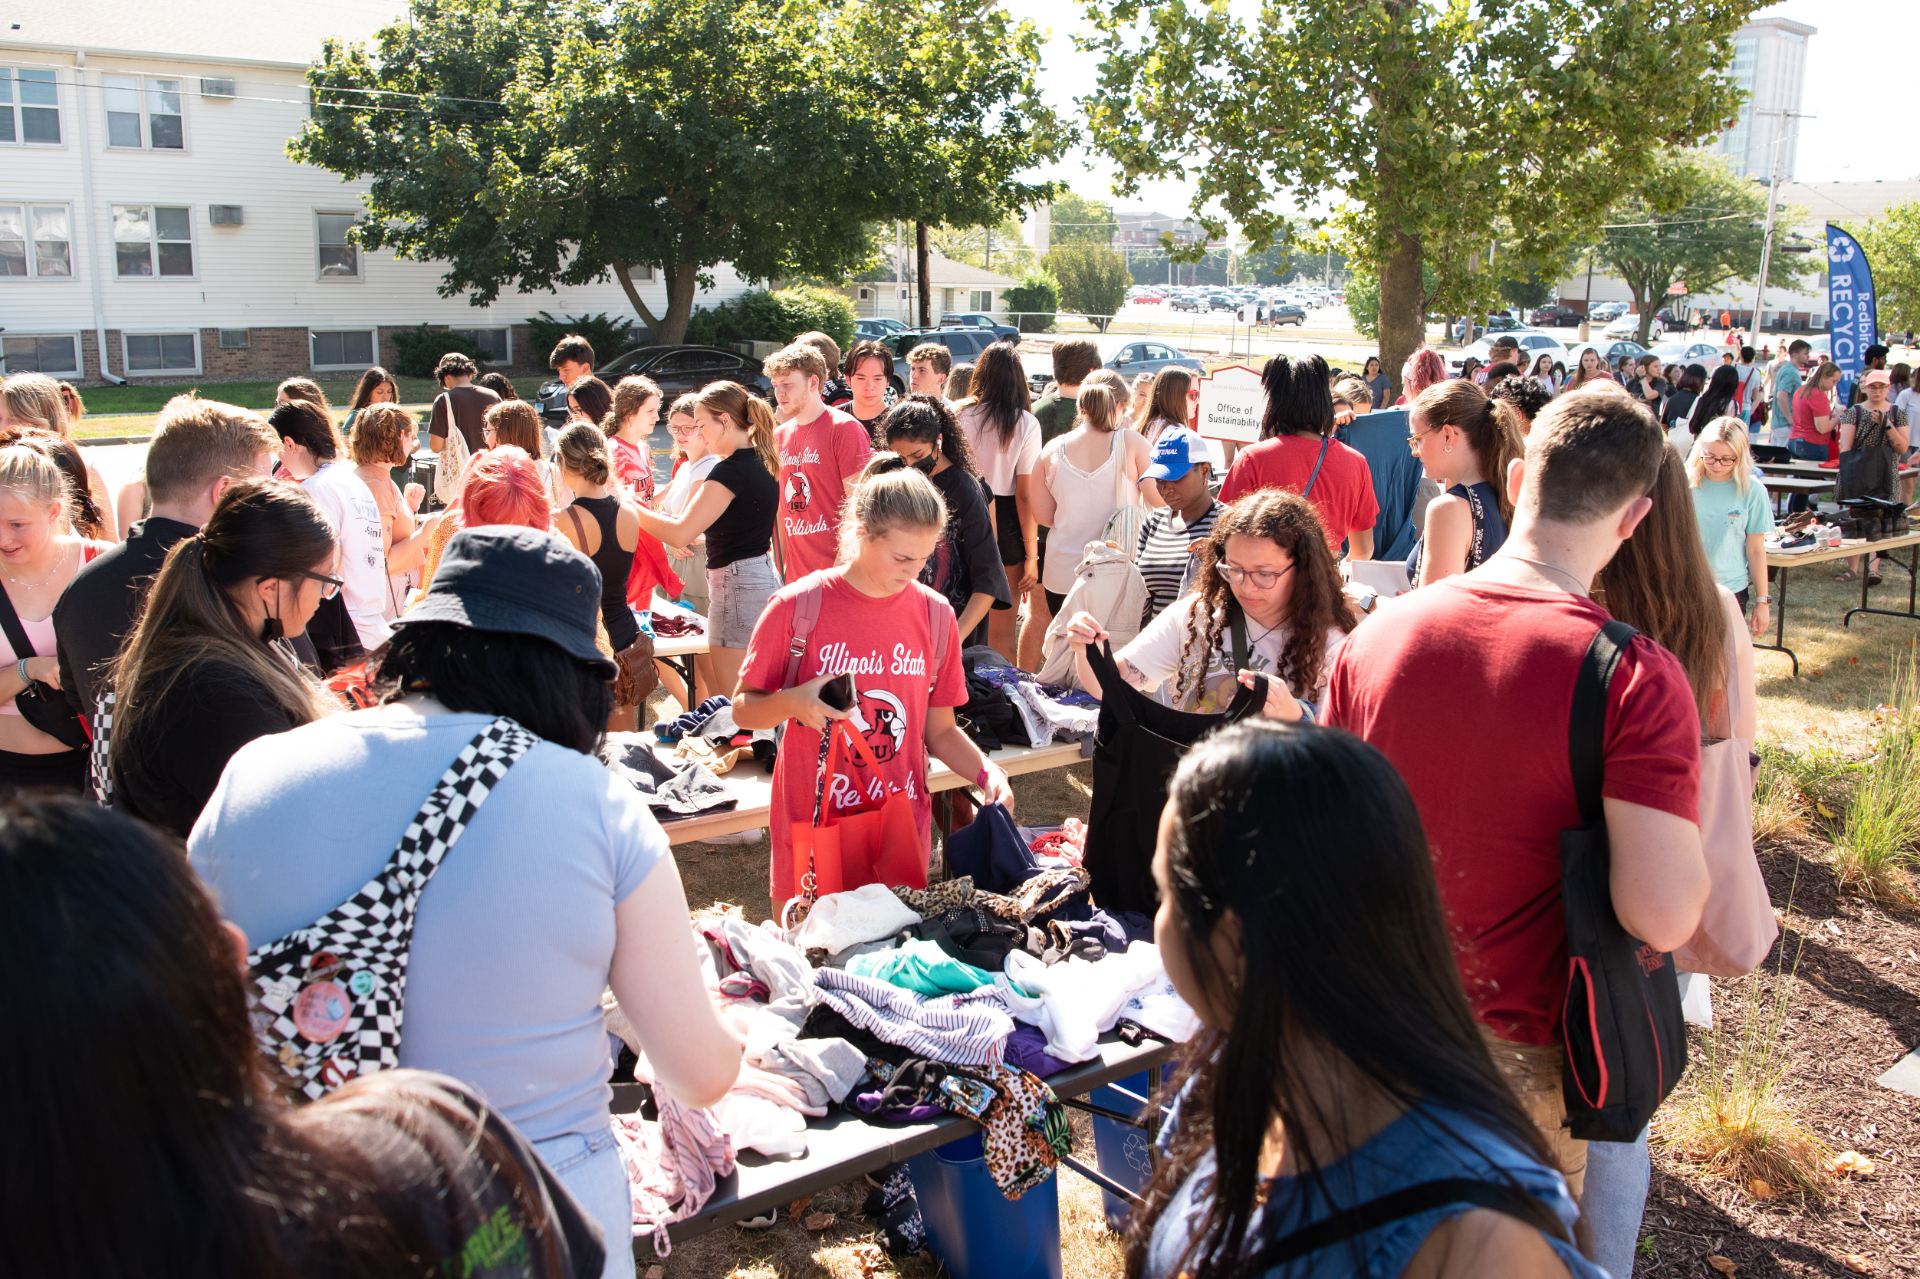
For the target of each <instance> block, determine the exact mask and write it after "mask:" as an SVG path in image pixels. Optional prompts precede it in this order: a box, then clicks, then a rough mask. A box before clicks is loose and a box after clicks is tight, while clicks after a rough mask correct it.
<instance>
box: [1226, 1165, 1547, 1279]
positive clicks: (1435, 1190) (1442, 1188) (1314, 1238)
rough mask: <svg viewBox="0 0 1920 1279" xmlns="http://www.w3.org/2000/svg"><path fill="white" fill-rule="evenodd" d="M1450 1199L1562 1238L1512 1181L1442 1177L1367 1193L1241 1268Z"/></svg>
mask: <svg viewBox="0 0 1920 1279" xmlns="http://www.w3.org/2000/svg"><path fill="white" fill-rule="evenodd" d="M1455 1204H1467V1205H1471V1206H1472V1207H1475V1208H1487V1209H1490V1210H1492V1211H1494V1212H1497V1213H1501V1214H1503V1215H1505V1216H1508V1217H1512V1218H1514V1219H1515V1220H1517V1221H1521V1222H1524V1223H1525V1224H1527V1225H1529V1226H1532V1227H1533V1228H1534V1229H1536V1230H1539V1231H1541V1232H1542V1233H1543V1234H1545V1235H1547V1236H1548V1237H1549V1238H1553V1239H1559V1240H1561V1241H1562V1242H1565V1241H1566V1229H1565V1227H1564V1226H1562V1225H1561V1223H1560V1220H1559V1218H1557V1217H1555V1216H1554V1215H1553V1214H1552V1213H1551V1212H1549V1211H1548V1209H1547V1207H1546V1205H1545V1204H1543V1203H1541V1202H1540V1201H1539V1200H1538V1199H1536V1198H1534V1197H1533V1196H1532V1195H1530V1194H1528V1193H1527V1192H1526V1191H1524V1190H1521V1189H1519V1188H1518V1187H1516V1186H1504V1185H1501V1184H1500V1183H1498V1182H1493V1181H1479V1180H1475V1179H1474V1178H1471V1177H1446V1178H1442V1179H1441V1180H1438V1181H1423V1182H1420V1183H1419V1184H1418V1185H1413V1186H1407V1187H1406V1188H1404V1189H1401V1190H1396V1191H1394V1192H1393V1193H1391V1194H1386V1195H1382V1196H1380V1197H1379V1198H1378V1199H1370V1200H1368V1201H1367V1202H1366V1203H1363V1204H1360V1205H1358V1206H1357V1207H1353V1208H1348V1209H1346V1210H1344V1211H1342V1212H1336V1213H1334V1214H1333V1215H1332V1216H1330V1217H1323V1218H1322V1219H1320V1220H1319V1221H1316V1222H1314V1223H1313V1224H1312V1225H1310V1226H1303V1227H1301V1228H1300V1229H1299V1230H1296V1231H1294V1232H1293V1233H1292V1234H1289V1235H1283V1236H1282V1237H1280V1238H1279V1239H1276V1240H1274V1242H1273V1243H1271V1244H1269V1245H1267V1246H1266V1247H1264V1248H1261V1249H1260V1250H1259V1251H1258V1252H1256V1253H1255V1254H1254V1256H1253V1258H1252V1259H1251V1261H1250V1262H1249V1264H1248V1266H1247V1269H1246V1272H1245V1273H1248V1274H1266V1273H1268V1272H1269V1271H1271V1270H1274V1269H1277V1268H1278V1267H1280V1266H1284V1265H1286V1264H1287V1263H1288V1262H1290V1261H1297V1260H1299V1259H1300V1258H1301V1257H1305V1256H1309V1255H1310V1254H1312V1253H1316V1252H1319V1251H1321V1250H1322V1249H1325V1248H1331V1247H1332V1246H1333V1245H1334V1244H1337V1243H1344V1242H1346V1241H1347V1240H1349V1239H1352V1238H1354V1237H1355V1236H1357V1235H1364V1234H1367V1233H1368V1232H1369V1231H1373V1230H1378V1229H1379V1228H1380V1227H1381V1226H1385V1225H1390V1224H1392V1223H1393V1222H1396V1221H1400V1220H1403V1219H1404V1218H1407V1217H1417V1216H1419V1215H1420V1214H1421V1213H1423V1212H1431V1211H1433V1210H1434V1209H1435V1208H1449V1207H1452V1206H1453V1205H1455Z"/></svg>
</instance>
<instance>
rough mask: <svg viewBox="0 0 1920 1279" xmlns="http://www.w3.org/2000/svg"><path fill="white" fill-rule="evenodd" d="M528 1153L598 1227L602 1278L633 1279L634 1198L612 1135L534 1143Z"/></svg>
mask: <svg viewBox="0 0 1920 1279" xmlns="http://www.w3.org/2000/svg"><path fill="white" fill-rule="evenodd" d="M533 1149H534V1152H535V1153H536V1154H538V1155H539V1156H540V1158H541V1160H542V1161H543V1162H544V1163H545V1164H546V1165H547V1167H548V1168H549V1169H550V1170H551V1171H552V1172H553V1175H554V1176H555V1177H557V1178H559V1179H560V1184H561V1185H563V1186H565V1187H566V1188H567V1191H568V1193H570V1194H571V1195H572V1196H573V1197H574V1200H575V1201H576V1202H578V1203H579V1205H580V1210H581V1211H582V1212H584V1213H585V1214H586V1215H587V1216H588V1217H589V1218H590V1219H591V1220H592V1221H593V1223H594V1224H595V1225H597V1226H599V1227H600V1236H601V1238H602V1239H603V1240H604V1241H605V1242H606V1245H607V1264H606V1268H605V1269H604V1270H602V1271H601V1272H600V1273H601V1277H602V1279H633V1196H632V1192H631V1191H629V1190H628V1189H627V1166H626V1164H624V1163H623V1162H621V1159H620V1148H619V1147H618V1146H616V1145H615V1144H614V1140H613V1130H612V1129H611V1128H605V1129H602V1130H601V1131H599V1132H597V1133H590V1134H589V1133H578V1132H570V1133H563V1134H562V1135H560V1136H558V1137H549V1138H547V1139H546V1140H545V1141H536V1142H534V1143H533Z"/></svg>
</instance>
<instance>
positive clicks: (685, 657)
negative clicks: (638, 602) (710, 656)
mask: <svg viewBox="0 0 1920 1279" xmlns="http://www.w3.org/2000/svg"><path fill="white" fill-rule="evenodd" d="M653 616H655V617H681V618H690V619H692V620H693V621H695V622H698V623H699V624H700V629H699V631H698V632H697V633H695V634H692V635H680V636H676V637H674V638H672V639H668V638H667V637H666V636H663V635H656V636H654V640H653V656H654V660H655V661H660V662H665V663H666V664H667V665H668V666H671V667H672V668H673V669H674V670H676V671H678V672H679V674H680V678H681V679H683V680H685V681H686V684H687V701H688V702H689V703H691V704H692V705H694V706H698V705H699V704H700V693H699V690H698V689H697V688H696V687H695V680H694V677H693V672H694V667H693V659H694V658H696V657H698V656H699V655H700V654H702V653H705V652H707V651H708V649H709V648H710V647H711V645H712V641H711V640H710V639H709V638H708V636H707V619H706V618H704V617H702V616H700V614H698V613H696V612H694V611H693V610H692V609H690V608H681V607H680V606H679V605H678V604H669V603H665V602H663V601H661V600H658V599H656V600H654V602H653Z"/></svg>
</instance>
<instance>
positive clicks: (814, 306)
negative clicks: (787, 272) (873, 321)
mask: <svg viewBox="0 0 1920 1279" xmlns="http://www.w3.org/2000/svg"><path fill="white" fill-rule="evenodd" d="M854 319H855V316H854V310H853V303H851V302H849V301H848V300H847V299H846V296H845V295H844V294H840V293H836V292H834V291H833V290H832V289H823V288H820V287H818V286H817V285H811V284H802V285H796V286H795V287H793V288H790V289H779V290H777V291H775V292H772V293H769V292H768V291H767V290H765V289H754V290H753V291H751V292H748V293H742V294H741V295H740V296H739V297H737V298H735V299H734V300H733V301H731V302H722V303H720V305H718V306H713V307H702V308H700V309H699V310H697V311H695V312H694V313H693V314H692V315H691V316H689V317H688V319H687V341H689V342H697V343H700V344H702V345H705V346H726V345H728V344H730V343H734V342H779V343H781V344H783V345H784V344H785V343H787V342H791V341H792V340H793V339H794V338H796V337H798V336H799V335H800V334H802V333H809V332H812V331H813V330H815V329H818V330H819V331H820V332H822V333H824V334H826V335H827V336H828V337H830V338H832V339H833V340H834V341H835V342H838V343H839V344H840V348H841V350H845V349H846V348H848V347H850V346H852V345H853V322H854Z"/></svg>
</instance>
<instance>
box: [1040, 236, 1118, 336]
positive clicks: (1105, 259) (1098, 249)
mask: <svg viewBox="0 0 1920 1279" xmlns="http://www.w3.org/2000/svg"><path fill="white" fill-rule="evenodd" d="M1047 270H1048V271H1049V272H1051V273H1052V275H1053V278H1054V279H1056V280H1058V281H1060V305H1061V306H1062V307H1064V308H1066V309H1067V310H1069V311H1078V312H1080V313H1081V314H1082V315H1084V316H1086V317H1087V318H1088V319H1089V320H1092V321H1093V324H1094V327H1095V328H1097V329H1099V330H1100V331H1101V332H1102V333H1105V332H1106V331H1107V325H1109V324H1111V323H1112V322H1113V313H1114V312H1116V311H1118V310H1119V309H1120V306H1121V304H1122V303H1124V302H1125V301H1126V300H1127V286H1128V285H1129V284H1132V283H1133V276H1132V275H1131V274H1129V273H1128V271H1127V261H1126V259H1125V258H1123V257H1121V256H1120V255H1119V254H1118V253H1115V252H1114V251H1113V250H1112V249H1109V248H1107V247H1106V246H1105V245H1103V244H1084V243H1082V244H1056V245H1054V247H1053V250H1052V252H1050V253H1048V254H1047Z"/></svg>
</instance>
